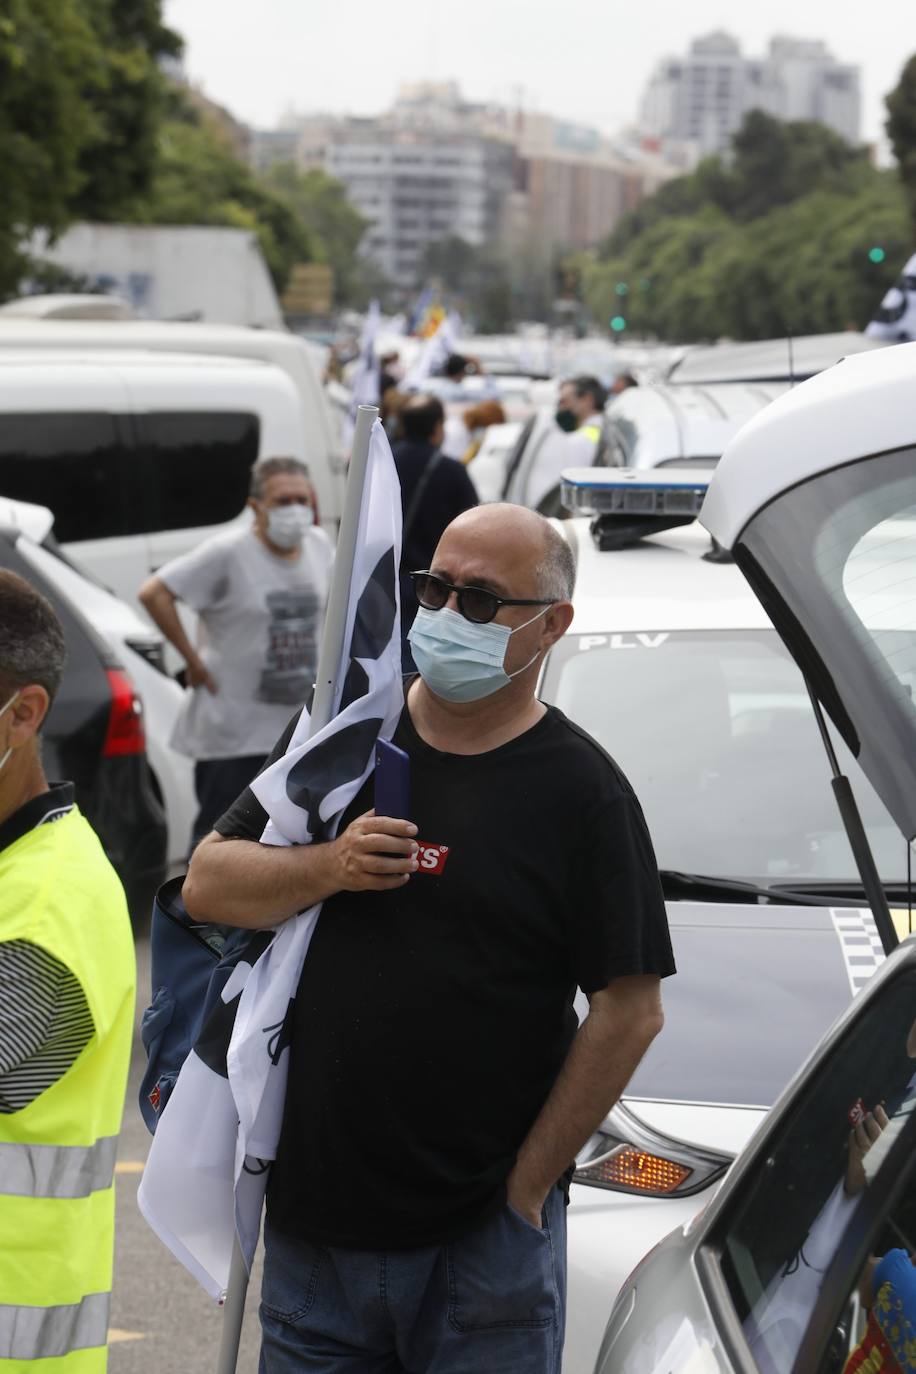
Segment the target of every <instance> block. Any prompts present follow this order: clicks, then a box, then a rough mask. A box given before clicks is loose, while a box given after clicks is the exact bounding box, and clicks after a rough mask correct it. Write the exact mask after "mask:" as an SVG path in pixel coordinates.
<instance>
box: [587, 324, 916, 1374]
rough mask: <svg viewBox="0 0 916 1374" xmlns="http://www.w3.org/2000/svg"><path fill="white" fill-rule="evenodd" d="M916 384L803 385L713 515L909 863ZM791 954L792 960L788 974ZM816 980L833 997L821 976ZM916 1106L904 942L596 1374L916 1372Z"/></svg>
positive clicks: (746, 1062)
mask: <svg viewBox="0 0 916 1374" xmlns="http://www.w3.org/2000/svg"><path fill="white" fill-rule="evenodd" d="M914 381H916V344H907V345H901V346H900V347H898V348H894V349H887V350H881V351H878V352H873V353H864V354H861V355H859V356H857V357H855V358H851V359H846V360H844V361H843V362H842V363H840V364H838V365H837V366H836V367H835V368H831V369H829V371H827V372H825V373H822V374H821V375H820V376H818V377H816V378H814V379H812V380H811V381H809V382H806V383H804V384H803V385H802V386H800V387H798V388H796V389H795V390H794V391H793V392H791V393H790V394H789V395H788V396H786V397H784V398H783V399H782V400H780V401H777V402H775V403H774V404H773V406H771V407H770V408H768V409H767V411H766V412H765V413H763V414H762V415H761V416H760V417H758V419H757V420H756V421H755V422H754V424H752V425H751V426H749V427H748V428H747V429H746V430H745V431H744V432H743V433H742V434H741V435H739V436H738V437H737V438H736V439H735V440H734V441H733V443H732V444H731V445H730V446H729V448H728V449H727V450H726V452H725V454H724V456H723V458H722V462H721V464H720V465H719V469H718V471H717V474H716V476H715V477H714V479H713V482H712V484H711V486H710V489H709V494H708V496H707V499H706V504H705V506H704V510H703V515H702V520H703V523H704V524H705V525H706V527H707V528H708V529H709V531H710V533H711V534H712V535H713V536H714V538H715V539H716V540H717V541H718V543H719V545H721V546H722V547H723V548H725V549H730V550H731V551H732V552H733V554H734V556H735V558H736V561H737V562H738V564H739V566H740V568H741V570H742V571H743V572H744V574H745V576H746V577H747V579H748V581H749V582H750V583H751V586H752V587H753V589H754V591H755V592H756V593H757V595H758V596H759V597H760V599H761V600H762V601H763V603H764V604H765V606H766V609H767V611H768V613H769V615H770V616H771V618H772V620H773V623H774V624H775V625H776V627H777V629H778V630H779V631H780V633H781V635H782V637H783V639H784V640H785V642H786V644H787V646H788V647H789V649H790V651H791V653H792V655H793V657H794V658H795V660H796V662H797V664H798V666H799V667H800V668H801V670H802V673H803V675H804V678H805V681H806V684H807V687H808V690H809V691H810V693H811V696H812V700H813V701H814V702H816V703H817V709H818V711H819V712H820V714H821V720H822V726H823V733H824V741H825V745H830V741H831V735H830V733H829V731H828V728H827V724H826V716H827V715H829V717H830V718H831V720H832V722H833V726H834V727H835V729H836V730H837V731H838V732H839V734H840V736H841V737H842V738H843V740H844V742H845V744H846V746H848V748H849V749H850V750H851V751H852V753H853V754H854V755H855V757H856V759H857V761H858V763H859V765H860V766H861V769H862V771H863V772H864V773H865V775H866V776H867V777H868V779H869V780H870V782H871V784H872V785H873V787H874V789H875V791H876V792H877V793H878V795H879V796H880V797H881V799H882V801H883V803H884V805H885V806H886V808H887V811H888V812H889V814H890V815H891V817H892V818H893V820H894V822H895V824H896V826H897V828H898V831H899V846H900V853H901V855H902V856H903V858H904V860H905V861H906V862H907V863H909V859H910V849H909V845H910V843H911V842H912V840H913V837H914V834H916V770H914V766H913V760H914V758H916V411H914V407H913V404H912V397H913V387H914ZM827 757H828V759H829V762H830V767H831V770H832V771H833V773H834V777H833V789H834V792H835V794H836V797H837V801H838V803H839V804H840V808H841V810H842V813H843V816H844V821H845V824H846V827H847V831H848V833H849V836H850V842H851V844H852V847H853V849H854V851H855V852H856V857H857V862H858V867H859V871H860V875H861V880H862V884H863V887H864V888H865V890H866V892H867V893H868V894H869V901H870V905H871V909H872V914H873V916H874V920H875V924H876V926H877V928H878V930H879V931H880V933H881V936H882V941H883V943H884V946H885V948H893V946H894V944H895V942H896V939H897V936H898V935H903V936H907V935H908V934H909V932H910V931H911V930H912V914H911V900H910V901H907V903H906V906H905V908H904V909H903V910H897V911H891V910H889V908H888V903H887V900H886V895H885V893H884V891H883V889H882V887H881V884H880V882H879V881H878V879H877V873H876V871H875V868H874V865H873V864H872V862H871V855H870V851H869V849H868V845H867V842H865V840H864V836H863V834H862V833H861V831H860V830H859V829H858V828H857V825H856V808H855V804H854V798H853V797H852V792H851V789H850V788H849V787H848V785H847V783H846V780H845V778H844V777H843V776H842V775H840V773H839V768H838V766H837V761H836V757H835V754H834V751H833V750H832V748H830V749H829V750H828V755H827ZM787 800H788V798H787ZM908 895H909V897H910V898H911V893H910V894H908ZM907 908H910V909H907ZM863 954H864V945H863ZM795 957H796V954H795V952H794V950H793V948H792V945H791V943H790V942H788V941H787V944H786V958H787V959H793V958H795ZM800 972H801V975H802V976H804V977H808V978H809V979H810V980H811V984H812V995H813V996H814V995H816V993H815V987H816V984H818V983H819V982H820V978H821V971H820V969H819V968H817V967H815V966H814V965H812V964H806V965H804V966H803V967H802V968H801V970H800ZM736 1015H740V1013H736ZM778 1031H779V1022H778V1010H777V1009H775V1008H774V1026H773V1033H774V1034H776V1033H778ZM755 1053H756V1052H755V1051H753V1050H752V1049H751V1047H748V1046H747V1045H746V1044H744V1043H743V1042H741V1041H740V1040H739V1041H736V1073H738V1074H740V1073H742V1072H747V1073H750V1072H752V1071H753V1066H754V1063H755ZM914 1107H916V940H914V939H905V940H904V942H903V944H901V945H900V946H899V948H897V949H896V950H894V952H893V953H892V954H891V957H890V958H888V959H887V960H886V961H885V962H884V963H883V965H882V966H881V968H880V971H879V972H877V973H876V974H874V975H873V976H872V978H871V979H870V980H869V981H868V982H867V983H866V985H865V988H864V990H863V991H862V992H860V993H859V995H858V996H857V997H856V998H855V999H854V1000H853V1002H852V1003H851V1005H850V1007H849V1008H848V1009H847V1010H846V1011H845V1012H844V1013H843V1014H842V1015H841V1016H840V1019H839V1020H838V1021H837V1022H836V1023H835V1025H834V1027H833V1029H832V1030H831V1031H830V1032H828V1034H827V1035H826V1037H825V1038H823V1039H822V1040H821V1042H820V1044H819V1045H818V1047H817V1048H816V1049H815V1051H814V1052H813V1054H812V1056H811V1058H810V1059H809V1060H808V1062H807V1064H806V1066H805V1067H804V1068H803V1069H802V1070H801V1072H800V1073H799V1075H798V1076H797V1077H796V1078H795V1079H794V1081H793V1082H792V1083H791V1084H790V1085H789V1087H788V1088H787V1089H786V1090H785V1092H784V1093H783V1094H782V1095H781V1096H780V1098H779V1100H778V1101H777V1103H776V1104H775V1106H774V1107H773V1109H772V1111H771V1112H770V1113H769V1115H768V1116H767V1117H766V1119H765V1121H764V1123H763V1125H762V1126H761V1127H760V1128H759V1129H758V1131H757V1133H756V1134H755V1136H754V1137H753V1138H752V1140H751V1141H750V1142H749V1143H748V1145H747V1146H746V1147H745V1148H744V1149H743V1150H742V1151H741V1153H740V1154H739V1156H738V1158H737V1160H736V1162H735V1164H734V1165H733V1166H732V1168H731V1169H730V1170H729V1172H728V1173H727V1175H726V1177H725V1179H724V1180H723V1182H722V1183H721V1185H720V1187H719V1189H718V1191H717V1193H716V1195H715V1197H714V1198H713V1199H712V1201H711V1202H710V1203H709V1205H708V1207H707V1208H706V1210H705V1211H704V1212H703V1213H702V1215H701V1216H699V1217H697V1218H695V1219H694V1220H693V1221H691V1222H689V1223H687V1224H686V1225H683V1226H681V1227H679V1228H678V1229H677V1230H675V1231H672V1232H671V1234H670V1235H668V1236H667V1238H666V1239H665V1240H664V1241H662V1242H661V1244H660V1245H659V1246H657V1247H656V1249H655V1250H654V1251H653V1252H652V1253H651V1254H650V1255H649V1256H647V1258H645V1259H644V1260H643V1261H642V1263H641V1264H640V1265H639V1266H638V1267H637V1268H636V1270H635V1271H634V1273H633V1274H632V1275H631V1276H630V1278H629V1280H628V1281H627V1282H626V1283H625V1284H624V1287H623V1289H622V1290H621V1292H620V1295H619V1297H618V1299H617V1302H616V1304H615V1306H614V1308H613V1311H612V1313H611V1316H610V1320H609V1323H608V1326H607V1330H606V1333H605V1337H604V1342H603V1344H602V1348H601V1352H600V1355H599V1358H598V1362H597V1365H596V1374H726V1371H728V1374H735V1372H736V1371H741V1374H754V1372H755V1371H759V1374H809V1372H811V1374H814V1372H815V1371H817V1372H818V1374H834V1371H836V1374H843V1371H847V1370H849V1371H851V1370H853V1369H862V1370H863V1371H864V1370H868V1371H872V1370H878V1369H881V1370H884V1369H887V1370H890V1369H893V1368H895V1367H897V1366H895V1365H894V1364H893V1363H891V1362H890V1360H888V1359H886V1358H885V1353H882V1350H881V1347H880V1342H881V1341H882V1340H883V1341H884V1342H885V1345H886V1347H887V1348H888V1349H890V1350H891V1351H893V1352H895V1354H896V1358H897V1365H899V1367H901V1368H907V1369H910V1368H913V1367H914V1358H916V1301H914V1297H916V1284H914V1282H913V1278H912V1266H911V1264H910V1262H909V1261H910V1260H911V1259H912V1258H913V1256H914V1252H916V1240H914V1237H916V1186H914V1185H916V1111H914ZM911 1290H912V1291H911ZM882 1361H884V1362H883V1363H882Z"/></svg>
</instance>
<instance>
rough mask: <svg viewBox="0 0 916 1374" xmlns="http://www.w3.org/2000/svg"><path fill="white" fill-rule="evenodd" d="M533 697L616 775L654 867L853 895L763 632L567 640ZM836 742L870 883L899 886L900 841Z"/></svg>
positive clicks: (775, 656) (816, 741) (803, 712)
mask: <svg viewBox="0 0 916 1374" xmlns="http://www.w3.org/2000/svg"><path fill="white" fill-rule="evenodd" d="M542 696H543V698H544V700H546V701H550V702H553V703H555V704H556V705H557V706H559V707H560V709H561V710H563V711H564V712H565V713H566V714H567V715H568V716H569V717H570V719H572V720H574V721H575V722H576V723H577V724H578V725H580V726H582V728H583V729H585V730H587V731H588V732H589V734H591V735H592V736H594V738H595V739H596V740H598V742H599V743H600V744H601V745H603V747H604V748H605V749H606V750H607V751H608V753H609V754H610V755H611V756H612V757H613V758H614V759H615V760H616V762H617V763H618V764H619V765H620V767H621V768H622V769H623V771H624V772H625V773H626V775H627V777H628V778H629V779H630V782H631V783H632V784H633V787H634V790H635V791H636V794H637V796H638V797H639V800H640V802H641V803H642V807H643V810H644V812H645V815H646V820H647V821H648V825H649V830H650V832H651V835H652V839H653V842H654V844H655V849H656V856H657V859H658V863H659V867H660V868H664V869H678V870H682V871H686V872H690V873H702V874H707V875H714V876H718V877H727V878H738V879H743V880H746V881H750V882H755V883H761V884H766V885H771V884H783V885H785V886H787V887H791V886H792V885H793V884H821V883H823V884H825V885H826V884H831V883H846V882H848V883H858V881H859V879H858V874H857V871H856V866H855V863H854V861H853V856H852V852H851V850H850V847H849V842H848V840H847V838H846V833H845V831H844V829H843V826H842V823H841V821H840V815H839V811H838V809H837V805H836V802H835V800H834V797H833V793H832V790H831V787H830V770H829V767H828V763H827V757H826V754H825V751H824V747H823V743H822V741H821V739H820V736H819V733H818V729H817V725H816V722H815V719H814V714H813V711H812V708H811V704H810V701H809V699H808V695H807V692H806V690H805V685H804V682H803V680H802V677H801V674H800V673H799V671H798V669H797V668H796V666H795V664H794V663H793V661H792V659H791V658H790V657H789V655H788V653H787V651H786V650H785V648H784V647H783V645H782V643H781V641H780V639H779V637H778V636H777V634H776V632H775V631H773V630H765V631H745V630H715V631H712V630H692V631H671V632H665V631H659V632H654V631H653V632H651V633H648V632H647V633H644V634H614V633H611V632H610V631H609V632H608V633H607V634H590V635H586V634H581V635H567V636H566V637H565V638H564V639H563V640H561V641H560V643H559V644H558V645H557V646H556V647H555V648H554V650H553V651H552V653H551V656H550V658H549V660H548V664H547V670H546V675H545V679H544V684H543V690H542ZM834 742H835V744H836V746H837V752H838V756H839V759H840V765H841V767H842V768H843V770H844V772H846V774H847V776H848V777H849V778H850V780H851V782H852V786H853V790H854V792H855V795H856V799H857V801H858V804H859V809H860V811H861V813H862V819H863V822H864V824H865V828H866V831H867V833H868V838H869V841H870V843H871V846H872V851H873V853H874V856H875V861H876V863H877V866H878V871H879V873H880V874H881V877H882V879H883V880H884V881H885V882H901V883H902V882H905V881H906V876H907V862H906V858H907V853H906V845H905V842H904V840H903V838H902V836H901V835H900V832H899V830H898V829H897V828H896V826H895V825H894V823H893V821H892V820H891V818H890V816H889V815H888V813H887V812H886V810H885V809H884V807H883V805H882V804H881V802H880V801H879V799H878V797H877V795H876V794H875V792H874V791H873V789H872V788H871V786H870V785H869V783H868V782H867V781H866V779H865V777H864V775H863V773H862V772H861V770H860V769H859V767H858V765H857V764H856V762H855V760H854V759H853V757H852V755H851V754H850V753H849V752H848V750H846V749H845V748H844V747H842V745H841V744H840V741H839V739H838V737H837V736H836V735H834Z"/></svg>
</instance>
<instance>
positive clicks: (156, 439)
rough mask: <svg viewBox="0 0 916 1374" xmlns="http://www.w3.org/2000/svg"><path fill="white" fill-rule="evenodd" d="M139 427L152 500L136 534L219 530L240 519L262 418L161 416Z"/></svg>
mask: <svg viewBox="0 0 916 1374" xmlns="http://www.w3.org/2000/svg"><path fill="white" fill-rule="evenodd" d="M136 424H137V438H138V444H139V448H140V453H141V455H142V466H143V480H144V484H145V487H146V490H147V493H148V500H147V503H146V506H145V513H144V514H143V515H141V517H140V518H139V519H138V521H137V522H136V523H135V525H134V533H137V534H140V533H144V532H149V531H153V530H180V529H191V528H194V527H195V526H198V525H219V524H222V523H223V522H224V521H226V520H233V519H234V518H235V517H236V516H237V515H238V514H239V512H240V511H241V510H242V509H243V507H244V505H245V502H246V500H247V499H248V481H249V477H250V474H251V468H252V465H253V464H254V462H255V461H256V460H257V457H258V450H259V446H260V439H261V425H260V421H259V419H258V417H257V415H250V414H247V413H244V412H233V411H218V412H215V413H209V414H207V413H204V412H188V411H176V412H174V413H170V412H165V411H159V412H156V413H154V414H149V415H138V416H137V417H136ZM278 456H280V457H282V456H283V455H282V454H281V455H278Z"/></svg>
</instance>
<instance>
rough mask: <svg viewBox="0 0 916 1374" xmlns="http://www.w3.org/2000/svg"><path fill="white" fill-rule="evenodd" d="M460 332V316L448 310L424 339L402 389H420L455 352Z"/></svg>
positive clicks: (461, 331)
mask: <svg viewBox="0 0 916 1374" xmlns="http://www.w3.org/2000/svg"><path fill="white" fill-rule="evenodd" d="M462 333H463V325H462V323H461V316H460V315H457V314H456V313H455V312H454V311H450V312H449V314H448V315H446V317H445V319H444V320H443V321H442V323H441V324H440V326H439V328H438V329H437V330H436V332H435V334H432V335H430V337H429V338H428V339H427V340H426V343H425V344H424V346H423V349H422V350H421V352H420V354H419V355H418V357H417V360H416V362H415V363H414V364H413V366H412V367H411V369H410V371H409V372H408V373H407V376H406V377H405V378H404V390H405V391H422V389H423V387H424V386H425V385H426V383H427V382H428V380H429V378H430V377H433V376H435V374H436V373H437V372H440V371H441V370H442V368H443V367H444V366H445V364H446V362H447V361H448V359H449V357H450V356H451V354H452V353H455V352H457V350H458V344H459V343H460V341H461V335H462Z"/></svg>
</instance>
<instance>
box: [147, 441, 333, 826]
mask: <svg viewBox="0 0 916 1374" xmlns="http://www.w3.org/2000/svg"><path fill="white" fill-rule="evenodd" d="M248 505H249V506H250V507H251V510H252V513H253V517H254V518H253V521H252V523H251V525H250V526H248V527H246V528H244V529H234V530H230V531H229V532H228V533H221V534H217V535H214V536H213V537H212V538H210V539H206V540H204V542H203V543H202V544H200V546H199V547H198V548H196V549H193V550H192V551H191V552H190V553H186V554H182V555H181V557H179V558H175V559H172V561H171V562H169V563H166V564H164V565H163V567H161V568H160V569H159V570H158V572H157V573H155V575H154V576H152V577H150V578H148V579H147V581H146V582H144V584H143V586H142V587H141V588H140V593H139V595H140V601H141V602H142V603H143V605H144V606H145V608H146V610H147V611H148V612H149V615H150V616H151V618H152V619H153V621H154V622H155V623H156V625H158V627H159V629H160V630H161V631H162V633H163V634H164V635H165V637H166V638H167V639H168V640H169V642H170V643H171V644H172V645H173V646H174V647H175V649H177V651H178V653H179V654H181V656H182V658H183V659H184V661H185V665H186V666H185V670H184V671H185V678H186V686H187V687H188V689H189V690H188V693H187V700H186V702H185V706H184V709H183V711H182V713H181V715H180V716H179V719H178V721H177V724H176V727H175V731H174V733H173V736H172V745H173V747H174V748H175V749H178V750H179V751H180V752H181V753H185V754H188V755H190V757H191V758H193V759H194V760H195V763H194V785H195V790H196V792H197V801H198V806H199V810H198V814H197V817H196V819H195V821H194V826H193V832H192V838H191V844H192V848H193V846H194V845H195V844H196V843H197V841H198V840H199V839H200V837H201V836H202V835H205V834H206V833H207V831H208V830H210V829H212V826H213V822H214V821H215V820H216V818H217V816H220V815H222V813H223V812H224V811H225V809H226V807H227V806H228V805H229V803H230V802H231V801H232V799H233V797H236V796H237V795H238V793H239V791H240V789H241V788H242V787H244V786H245V785H246V783H248V782H249V781H250V780H251V778H253V777H254V775H255V774H256V773H257V772H258V770H259V769H260V767H261V765H262V764H263V762H264V759H265V757H266V755H267V752H268V750H269V749H270V747H271V745H272V743H273V741H274V739H276V736H277V732H278V730H279V729H281V728H282V726H283V724H284V723H285V721H286V720H287V719H288V718H289V712H290V709H291V707H293V706H296V705H301V704H302V702H303V701H304V700H305V699H306V696H307V695H308V692H309V691H310V689H311V687H312V685H313V683H314V680H315V671H316V668H317V663H318V642H319V635H320V631H321V625H322V620H323V616H324V607H325V602H326V601H327V595H328V584H329V577H330V567H331V561H332V557H333V551H332V546H331V541H330V540H329V539H328V537H327V535H326V534H325V533H324V531H323V530H321V529H319V528H318V527H317V526H316V524H315V496H314V492H313V489H312V484H311V482H310V480H309V474H308V468H307V467H306V466H305V464H304V463H300V462H299V461H298V459H295V458H262V459H261V460H260V461H259V462H257V463H256V464H255V465H254V467H253V468H252V472H251V483H250V496H249V500H248ZM179 601H182V602H184V603H185V604H186V605H187V606H189V607H190V608H191V610H193V611H196V612H197V615H198V631H199V642H198V643H197V644H194V643H192V641H191V639H190V638H189V636H188V634H187V633H186V631H185V628H184V626H183V625H182V622H181V620H180V618H179V615H178V602H179Z"/></svg>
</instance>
